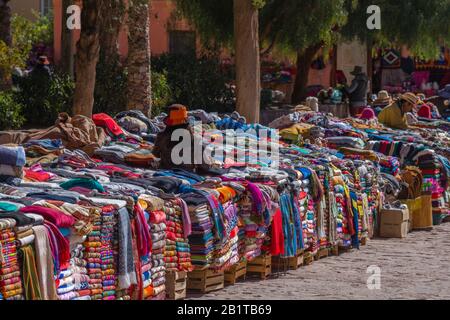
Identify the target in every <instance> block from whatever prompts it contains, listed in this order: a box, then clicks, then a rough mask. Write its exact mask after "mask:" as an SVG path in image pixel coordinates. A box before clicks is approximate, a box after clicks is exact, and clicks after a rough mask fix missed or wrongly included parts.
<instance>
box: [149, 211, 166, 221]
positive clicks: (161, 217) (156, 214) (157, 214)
mask: <svg viewBox="0 0 450 320" xmlns="http://www.w3.org/2000/svg"><path fill="white" fill-rule="evenodd" d="M150 222H151V223H153V224H159V223H163V222H164V223H166V214H165V213H164V211H152V212H151V213H150Z"/></svg>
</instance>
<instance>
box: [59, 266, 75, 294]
mask: <svg viewBox="0 0 450 320" xmlns="http://www.w3.org/2000/svg"><path fill="white" fill-rule="evenodd" d="M56 290H57V292H58V297H59V300H72V299H74V298H76V297H77V293H76V290H75V281H74V279H73V277H72V269H71V268H68V269H64V270H61V272H60V274H59V275H58V279H57V280H56Z"/></svg>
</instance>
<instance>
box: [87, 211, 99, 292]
mask: <svg viewBox="0 0 450 320" xmlns="http://www.w3.org/2000/svg"><path fill="white" fill-rule="evenodd" d="M101 230H102V218H101V216H100V217H96V218H95V219H94V221H93V227H92V231H91V232H90V233H89V234H88V237H87V239H86V241H85V242H84V247H85V250H84V255H83V256H84V259H85V261H86V263H87V264H86V269H87V273H88V275H89V290H90V291H91V292H90V294H91V300H101V299H102V298H103V294H102V293H103V290H102V287H103V286H102V269H101V262H102V259H101V256H102V255H101V246H102V242H101V234H102V233H101Z"/></svg>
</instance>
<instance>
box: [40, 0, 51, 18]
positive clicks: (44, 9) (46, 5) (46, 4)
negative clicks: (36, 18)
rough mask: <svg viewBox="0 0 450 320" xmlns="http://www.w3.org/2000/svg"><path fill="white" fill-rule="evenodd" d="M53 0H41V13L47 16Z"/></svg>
mask: <svg viewBox="0 0 450 320" xmlns="http://www.w3.org/2000/svg"><path fill="white" fill-rule="evenodd" d="M52 2H53V0H41V15H43V16H47V15H49V14H50V13H51V11H52V7H53V3H52Z"/></svg>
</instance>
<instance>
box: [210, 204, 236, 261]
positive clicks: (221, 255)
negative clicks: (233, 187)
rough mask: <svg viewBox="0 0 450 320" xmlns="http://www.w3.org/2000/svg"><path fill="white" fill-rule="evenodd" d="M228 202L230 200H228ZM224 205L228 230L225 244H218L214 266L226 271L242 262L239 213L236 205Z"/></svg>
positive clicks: (226, 228)
mask: <svg viewBox="0 0 450 320" xmlns="http://www.w3.org/2000/svg"><path fill="white" fill-rule="evenodd" d="M227 200H228V199H227ZM230 200H231V199H229V200H228V201H227V202H224V203H223V204H222V206H223V209H224V217H223V218H224V222H225V230H226V239H227V240H226V241H225V243H223V242H222V243H220V242H218V243H217V244H216V251H215V253H214V258H215V259H214V265H213V268H214V269H215V270H225V269H228V268H229V267H231V266H233V265H235V264H237V263H238V262H239V260H240V257H239V228H238V226H237V224H238V211H237V205H236V203H234V202H232V201H230Z"/></svg>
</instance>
